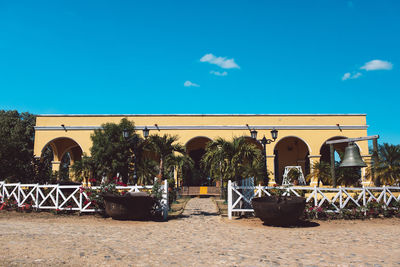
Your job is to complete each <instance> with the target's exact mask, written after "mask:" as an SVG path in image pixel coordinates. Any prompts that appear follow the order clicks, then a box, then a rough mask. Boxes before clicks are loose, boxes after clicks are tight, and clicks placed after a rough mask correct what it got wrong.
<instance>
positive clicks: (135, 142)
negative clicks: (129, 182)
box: [122, 126, 150, 184]
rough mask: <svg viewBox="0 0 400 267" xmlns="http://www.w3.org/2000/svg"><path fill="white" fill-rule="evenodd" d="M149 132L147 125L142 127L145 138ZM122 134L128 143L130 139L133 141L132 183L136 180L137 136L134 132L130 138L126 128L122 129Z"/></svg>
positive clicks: (135, 182)
mask: <svg viewBox="0 0 400 267" xmlns="http://www.w3.org/2000/svg"><path fill="white" fill-rule="evenodd" d="M149 132H150V130H149V129H148V128H147V126H146V127H144V129H143V136H144V138H145V139H147V138H148V137H149ZM122 134H123V137H124V139H125V140H126V141H127V142H128V143H130V141H132V142H133V164H134V168H133V183H134V184H137V182H138V180H137V155H136V154H137V143H138V141H139V138H138V136H137V135H136V134H135V135H134V136H133V137H132V140H131V136H130V132H129V130H128V129H124V130H123V131H122Z"/></svg>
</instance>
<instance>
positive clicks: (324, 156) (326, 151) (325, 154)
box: [319, 136, 348, 164]
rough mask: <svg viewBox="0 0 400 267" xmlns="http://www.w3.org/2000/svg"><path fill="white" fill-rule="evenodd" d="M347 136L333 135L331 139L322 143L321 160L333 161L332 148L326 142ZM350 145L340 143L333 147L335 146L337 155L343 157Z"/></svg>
mask: <svg viewBox="0 0 400 267" xmlns="http://www.w3.org/2000/svg"><path fill="white" fill-rule="evenodd" d="M346 138H347V137H346V136H333V137H331V138H329V139H327V140H326V141H325V142H324V143H323V144H322V145H321V148H320V149H319V154H320V155H321V158H320V161H321V162H326V163H329V164H330V163H331V154H330V148H329V145H327V144H326V142H327V141H332V140H339V139H346ZM347 146H348V143H338V144H334V145H333V147H334V148H335V152H337V155H338V156H339V157H340V159H341V158H342V155H343V154H344V151H345V149H346V147H347Z"/></svg>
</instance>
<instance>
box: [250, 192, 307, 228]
mask: <svg viewBox="0 0 400 267" xmlns="http://www.w3.org/2000/svg"><path fill="white" fill-rule="evenodd" d="M251 204H252V206H253V209H254V212H255V215H256V216H257V217H258V218H260V219H261V220H262V221H263V222H264V223H265V224H268V225H280V226H288V225H294V224H296V223H297V222H298V221H299V218H300V216H301V215H302V214H303V212H304V209H305V207H306V199H305V198H303V197H295V196H290V197H289V196H288V197H279V196H269V197H255V198H253V200H252V201H251Z"/></svg>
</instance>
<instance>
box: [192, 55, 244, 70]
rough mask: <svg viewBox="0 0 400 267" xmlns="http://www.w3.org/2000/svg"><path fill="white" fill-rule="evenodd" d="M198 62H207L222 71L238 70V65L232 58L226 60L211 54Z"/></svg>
mask: <svg viewBox="0 0 400 267" xmlns="http://www.w3.org/2000/svg"><path fill="white" fill-rule="evenodd" d="M200 62H208V63H210V64H215V65H217V66H219V67H221V68H223V69H240V67H239V65H238V64H236V62H235V60H234V59H233V58H231V59H227V58H226V57H216V56H214V55H213V54H205V55H204V56H203V57H202V58H201V59H200Z"/></svg>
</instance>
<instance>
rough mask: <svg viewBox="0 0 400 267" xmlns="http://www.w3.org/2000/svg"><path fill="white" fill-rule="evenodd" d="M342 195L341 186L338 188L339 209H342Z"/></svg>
mask: <svg viewBox="0 0 400 267" xmlns="http://www.w3.org/2000/svg"><path fill="white" fill-rule="evenodd" d="M342 202H343V194H342V186H339V207H340V209H343V203H342Z"/></svg>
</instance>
